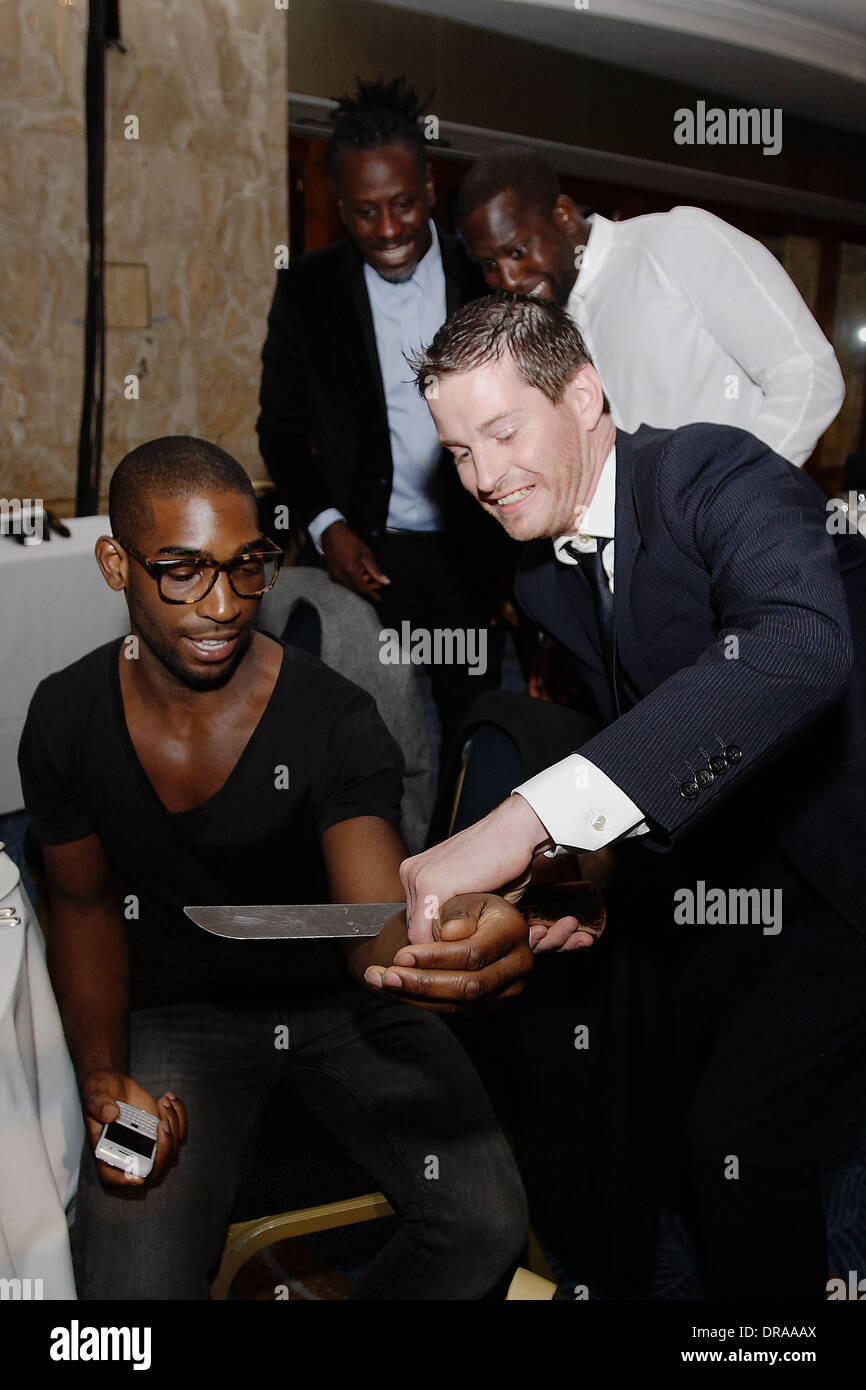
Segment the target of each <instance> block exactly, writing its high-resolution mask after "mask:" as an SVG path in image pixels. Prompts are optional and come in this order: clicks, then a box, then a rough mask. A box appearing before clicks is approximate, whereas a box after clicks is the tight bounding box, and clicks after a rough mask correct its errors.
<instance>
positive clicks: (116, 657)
mask: <svg viewBox="0 0 866 1390" xmlns="http://www.w3.org/2000/svg"><path fill="white" fill-rule="evenodd" d="M262 636H264V637H268V638H270V640H271V641H273V642H277V645H278V646H279V647H281V648H282V656H281V659H280V668H279V670H278V671H277V678H276V680H275V681H274V685H273V689H272V690H271V693H270V695H269V696H268V699H267V703H266V704H265V707H264V709H263V710H262V712H261V714H260V715H259V717H258V719H257V720H256V723H255V726H254V727H253V728H252V729H251V730H250V735H249V738H248V739H247V741H246V743H245V744H244V746H243V748H242V749H241V751H240V753H239V754H238V756H237V758H236V759H235V761H234V764H233V766H232V768H231V769H230V771H229V773H228V775H227V776H226V778H225V780H224V781H223V782H222V783H221V784H220V786H218V787H217V789H216V791H215V792H213V793H212V794H211V795H210V796H209V797H207V798H206V799H205V800H204V801H200V802H199V803H198V805H197V806H190V807H188V809H187V810H185V811H170V810H169V809H168V807H167V806H166V804H165V802H164V801H163V799H162V797H161V796H160V795H159V792H158V791H157V790H156V787H155V786H154V785H153V783H152V782H151V780H150V778H149V776H148V775H147V772H146V770H145V767H144V764H143V763H142V761H141V759H140V758H139V756H138V752H137V750H136V747H135V743H134V742H133V739H132V734H131V733H130V732H129V725H128V723H127V721H126V709H125V708H124V704H123V689H122V687H121V684H120V648H121V646H122V645H123V642H124V641H125V639H124V638H123V637H121V638H119V639H118V641H117V642H115V643H114V644H113V646H112V651H111V656H110V662H111V672H110V677H111V694H112V707H113V711H114V716H115V719H116V721H117V731H118V734H119V736H120V741H121V743H122V744H123V747H124V750H125V752H126V755H127V757H128V758H129V760H130V762H131V764H132V767H133V770H134V772H135V775H136V777H137V779H138V781H139V782H140V783H141V784H142V786H143V788H144V790H145V792H146V794H147V795H148V796H149V797H150V798H151V800H153V801H155V802H156V804H157V806H158V807H159V809H160V811H161V812H162V814H163V815H165V816H168V817H170V819H171V820H180V819H182V818H183V817H184V816H197V815H199V814H200V813H201V812H202V811H205V810H207V809H209V808H210V807H212V806H213V805H214V803H215V802H217V801H218V800H219V799H220V798H221V797H222V796H223V795H224V794H225V792H226V790H227V789H228V787H229V786H230V785H231V783H232V781H233V780H234V778H235V777H236V775H237V773H238V769H239V768H240V766H241V763H242V762H243V761H244V759H245V758H246V757H247V755H248V754H249V753H250V751H251V750H252V748H253V745H254V744H255V743H256V741H257V739H258V738H259V736H260V731H261V729H262V726H263V725H264V723H265V721H266V719H267V716H268V714H269V712H270V709H271V705H272V704H273V702H274V699H275V697H276V695H277V691H278V690H279V687H280V685H281V683H282V681H283V680H284V678H285V673H286V647H285V645H284V644H283V643H282V642H278V641H277V639H276V638H275V637H271V636H270V633H263V634H262Z"/></svg>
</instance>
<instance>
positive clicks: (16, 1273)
mask: <svg viewBox="0 0 866 1390" xmlns="http://www.w3.org/2000/svg"><path fill="white" fill-rule="evenodd" d="M4 908H12V909H13V910H14V916H13V917H12V918H11V919H7V918H4V916H3V912H2V909H4ZM83 1139H84V1122H83V1120H82V1116H81V1106H80V1104H79V1100H78V1091H77V1087H76V1085H75V1075H74V1072H73V1069H72V1063H71V1061H70V1059H69V1053H68V1051H67V1049H66V1043H65V1041H64V1037H63V1029H62V1027H61V1023H60V1015H59V1013H58V1011H57V1004H56V1003H55V1000H54V995H53V993H52V991H51V984H50V981H49V979H48V971H47V969H46V965H45V955H44V947H43V941H42V933H41V931H40V929H39V925H38V923H37V921H36V916H35V914H34V912H33V908H32V906H31V904H30V901H29V899H28V898H27V895H26V893H25V892H24V890H23V889H22V887H21V885H20V882H19V874H18V869H17V867H16V866H15V864H14V863H13V862H12V860H11V859H10V858H9V856H8V855H7V854H3V853H2V852H0V1278H2V1279H22V1280H23V1279H30V1280H31V1281H38V1280H41V1281H42V1283H41V1285H38V1284H36V1283H31V1285H30V1290H31V1296H32V1297H36V1296H39V1295H37V1293H36V1292H35V1291H36V1290H37V1289H39V1292H40V1294H41V1297H42V1298H45V1299H65V1298H74V1297H75V1284H74V1281H73V1277H72V1260H71V1257H70V1253H69V1238H68V1234H67V1226H66V1214H65V1211H66V1208H67V1207H68V1205H69V1203H70V1201H71V1200H72V1198H73V1196H74V1195H75V1188H76V1184H77V1181H78V1164H79V1160H80V1157H81V1145H82V1142H83Z"/></svg>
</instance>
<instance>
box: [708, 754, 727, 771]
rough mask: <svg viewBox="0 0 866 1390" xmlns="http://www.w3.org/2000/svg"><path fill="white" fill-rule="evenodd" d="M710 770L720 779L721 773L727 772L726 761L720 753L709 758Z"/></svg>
mask: <svg viewBox="0 0 866 1390" xmlns="http://www.w3.org/2000/svg"><path fill="white" fill-rule="evenodd" d="M710 768H711V770H712V772H713V774H714V776H716V777H721V775H722V773H723V772H727V770H728V760H727V758H723V757H722V755H721V753H716V754H714V756H713V757H712V758H710Z"/></svg>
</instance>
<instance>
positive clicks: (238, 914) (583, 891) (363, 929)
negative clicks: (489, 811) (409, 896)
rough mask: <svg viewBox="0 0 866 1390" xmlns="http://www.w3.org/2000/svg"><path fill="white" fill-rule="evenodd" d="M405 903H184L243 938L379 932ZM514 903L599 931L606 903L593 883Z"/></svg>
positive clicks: (211, 928) (198, 918)
mask: <svg viewBox="0 0 866 1390" xmlns="http://www.w3.org/2000/svg"><path fill="white" fill-rule="evenodd" d="M405 906H406V904H405V903H402V902H401V903H282V904H272V905H267V904H261V905H255V904H253V905H249V906H239V907H231V906H228V907H205V906H193V907H185V908H184V912H185V913H186V915H187V917H189V918H190V920H191V921H193V922H195V924H196V926H199V927H203V928H204V930H205V931H207V932H211V933H212V935H214V936H224V937H229V938H230V939H231V940H233V941H244V940H247V939H249V940H259V941H262V940H265V941H276V940H301V939H303V938H310V937H320V938H322V939H327V938H333V937H345V936H359V937H361V936H378V935H379V932H380V931H381V930H382V928H383V926H384V925H385V923H386V922H387V920H388V918H389V917H393V915H394V913H395V912H402V910H403V908H404V907H405ZM517 907H518V909H519V911H520V912H522V914H523V916H524V917H526V918H527V920H528V921H530V922H531V921H532V919H533V918H535V919H537V920H538V921H540V922H555V921H557V920H558V919H559V918H560V917H576V918H577V920H578V921H579V923H580V926H581V930H582V931H588V932H589V933H590V935H592V936H596V937H598V936H601V933H602V930H603V928H604V922H605V907H604V901H603V899H602V896H601V894H600V893H599V891H598V889H597V888H596V886H595V884H594V883H563V884H557V885H555V886H551V887H546V888H533V889H532V890H531V896H530V897H528V898H523V899H521V901H520V902H519V903H518V904H517Z"/></svg>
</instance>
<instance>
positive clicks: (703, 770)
mask: <svg viewBox="0 0 866 1390" xmlns="http://www.w3.org/2000/svg"><path fill="white" fill-rule="evenodd" d="M715 780H716V779H715V777H714V776H713V774H712V772H711V771H710V769H709V768H708V767H699V768H698V770H697V772H696V773H695V781H696V782H697V784H698V786H699V787H700V789H701V791H702V792H705V791H706V789H707V787H711V786H712V785H713V783H714V782H715Z"/></svg>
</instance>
